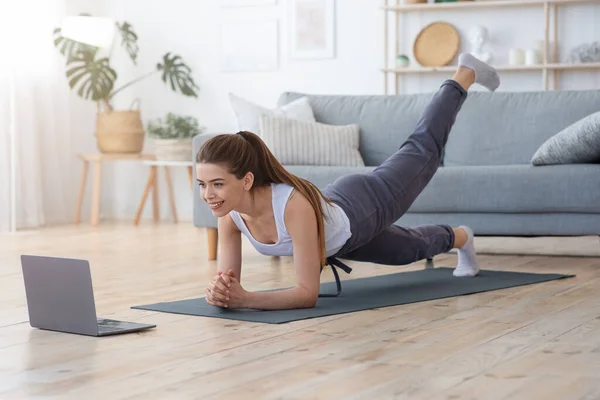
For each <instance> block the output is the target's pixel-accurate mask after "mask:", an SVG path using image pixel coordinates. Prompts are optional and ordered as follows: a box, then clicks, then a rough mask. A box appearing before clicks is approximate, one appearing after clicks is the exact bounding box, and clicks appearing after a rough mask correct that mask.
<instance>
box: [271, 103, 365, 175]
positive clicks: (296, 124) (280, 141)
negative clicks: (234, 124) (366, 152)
mask: <svg viewBox="0 0 600 400" xmlns="http://www.w3.org/2000/svg"><path fill="white" fill-rule="evenodd" d="M260 131H261V132H262V139H263V141H264V142H265V144H266V145H267V147H269V149H270V150H271V152H272V153H273V154H274V155H275V157H276V158H277V159H278V160H279V162H280V163H281V164H283V165H327V166H346V167H364V166H365V163H364V161H363V159H362V156H361V154H360V152H359V150H358V146H359V133H360V128H359V126H358V125H354V124H353V125H326V124H323V123H320V122H311V121H299V120H295V119H291V118H285V117H279V116H272V115H263V116H261V118H260Z"/></svg>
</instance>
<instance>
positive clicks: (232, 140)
mask: <svg viewBox="0 0 600 400" xmlns="http://www.w3.org/2000/svg"><path fill="white" fill-rule="evenodd" d="M196 162H197V163H210V164H222V165H224V166H225V167H226V169H228V170H229V173H231V174H233V175H235V177H236V178H237V179H242V178H243V177H244V176H245V175H246V173H248V172H252V174H254V187H256V186H264V185H268V184H270V183H285V184H287V185H290V186H292V187H293V188H294V189H296V190H297V191H299V192H300V193H302V194H303V195H304V196H305V197H306V198H307V199H308V201H309V202H310V204H311V205H312V207H313V209H314V210H315V214H316V216H317V228H318V238H319V252H320V259H321V267H323V266H324V265H325V264H326V256H325V232H324V224H323V217H324V214H323V207H322V205H321V201H320V199H324V200H325V201H326V202H327V203H329V204H330V203H331V200H330V199H328V198H327V197H326V196H324V195H323V193H321V191H320V190H319V189H318V188H317V187H316V186H315V185H314V184H313V183H311V182H309V181H308V180H306V179H303V178H300V177H298V176H295V175H294V174H291V173H290V172H288V171H286V169H285V168H284V167H283V166H282V165H281V163H280V162H279V161H278V160H277V158H276V157H275V156H274V155H273V153H271V151H270V150H269V148H268V147H267V145H266V144H265V143H264V142H263V141H262V139H261V138H260V137H258V136H257V135H255V134H254V133H252V132H248V131H240V132H238V134H236V135H232V134H221V135H217V136H214V137H212V138H210V139H209V140H207V141H206V142H205V143H204V144H203V145H202V147H201V148H200V150H199V151H198V153H197V154H196Z"/></svg>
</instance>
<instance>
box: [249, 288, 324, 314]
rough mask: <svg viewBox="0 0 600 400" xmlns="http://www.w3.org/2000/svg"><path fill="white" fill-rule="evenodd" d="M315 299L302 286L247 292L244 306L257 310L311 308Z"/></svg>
mask: <svg viewBox="0 0 600 400" xmlns="http://www.w3.org/2000/svg"><path fill="white" fill-rule="evenodd" d="M316 301H317V298H316V296H311V295H310V294H309V293H308V292H307V291H306V290H305V289H303V288H302V287H295V288H293V289H283V290H278V291H275V292H247V295H246V301H245V303H246V304H245V306H246V307H247V308H253V309H257V310H287V309H294V308H311V307H314V306H315V304H316Z"/></svg>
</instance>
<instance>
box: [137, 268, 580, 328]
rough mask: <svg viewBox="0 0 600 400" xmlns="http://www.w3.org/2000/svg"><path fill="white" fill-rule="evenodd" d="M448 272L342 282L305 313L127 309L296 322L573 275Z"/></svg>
mask: <svg viewBox="0 0 600 400" xmlns="http://www.w3.org/2000/svg"><path fill="white" fill-rule="evenodd" d="M452 271H453V269H452V268H433V269H423V270H419V271H409V272H399V273H393V274H388V275H381V276H375V277H369V278H357V279H349V280H343V281H342V292H341V293H340V295H339V296H337V297H320V298H319V300H318V302H317V305H316V306H315V307H314V308H309V309H295V310H273V311H260V310H246V309H243V310H240V309H234V310H230V309H224V308H219V307H214V306H211V305H209V304H207V303H206V301H205V300H204V299H205V297H199V298H193V299H186V300H178V301H169V302H162V303H154V304H147V305H141V306H133V307H131V308H134V309H140V310H152V311H161V312H168V313H175V314H187V315H198V316H204V317H214V318H224V319H233V320H241V321H250V322H265V323H270V324H281V323H285V322H290V321H297V320H301V319H308V318H316V317H323V316H327V315H334V314H343V313H349V312H354V311H361V310H368V309H373V308H380V307H389V306H395V305H400V304H409V303H416V302H420V301H427V300H434V299H442V298H445V297H453V296H461V295H467V294H473V293H479V292H485V291H489V290H497V289H505V288H510V287H516V286H523V285H530V284H533V283H541V282H547V281H551V280H556V279H563V278H570V277H573V276H575V275H561V274H534V273H527V272H504V271H491V270H482V271H480V272H479V275H477V276H476V277H473V278H456V277H454V276H453V275H452ZM320 293H334V294H335V293H336V286H335V282H326V283H323V284H321V291H320Z"/></svg>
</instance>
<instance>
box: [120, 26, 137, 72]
mask: <svg viewBox="0 0 600 400" xmlns="http://www.w3.org/2000/svg"><path fill="white" fill-rule="evenodd" d="M117 28H118V29H119V33H120V34H121V45H122V46H124V47H125V49H126V50H127V54H129V57H131V61H133V63H134V64H137V63H136V59H137V55H138V52H139V50H140V48H139V46H138V43H137V40H138V37H137V34H136V33H135V32H134V31H133V29H132V27H131V24H129V22H123V23H122V24H120V25H119V23H118V22H117Z"/></svg>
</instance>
